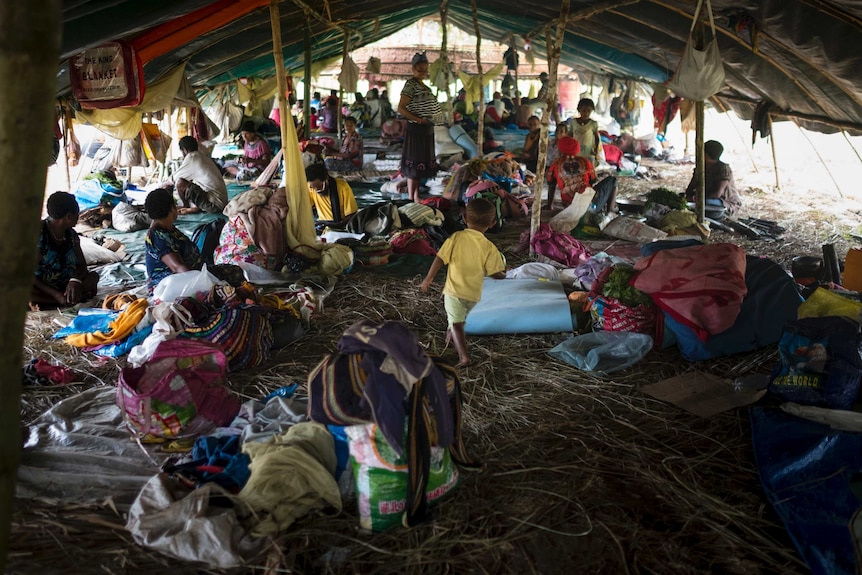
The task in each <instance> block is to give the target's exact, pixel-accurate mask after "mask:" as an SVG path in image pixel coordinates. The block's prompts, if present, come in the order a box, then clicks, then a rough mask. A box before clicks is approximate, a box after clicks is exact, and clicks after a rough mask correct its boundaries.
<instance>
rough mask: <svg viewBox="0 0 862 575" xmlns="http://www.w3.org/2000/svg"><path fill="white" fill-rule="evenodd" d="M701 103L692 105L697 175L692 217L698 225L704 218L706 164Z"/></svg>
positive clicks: (695, 169)
mask: <svg viewBox="0 0 862 575" xmlns="http://www.w3.org/2000/svg"><path fill="white" fill-rule="evenodd" d="M703 109H704V105H703V101H702V100H701V101H699V102H695V103H694V117H695V126H696V128H695V132H694V153H695V160H694V171H695V173H697V175H698V176H697V188H696V190H695V194H694V215H695V217H696V218H697V221H698V222H699V223H701V224H702V223H703V221H704V218H705V217H706V208H705V204H706V174H705V173H704V168H705V164H706V162H705V161H704V157H703V130H704V127H705V124H706V122H705V121H704V116H703Z"/></svg>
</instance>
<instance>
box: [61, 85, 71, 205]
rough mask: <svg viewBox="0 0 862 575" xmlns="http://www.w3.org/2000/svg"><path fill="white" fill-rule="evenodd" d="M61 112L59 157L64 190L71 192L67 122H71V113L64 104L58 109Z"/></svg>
mask: <svg viewBox="0 0 862 575" xmlns="http://www.w3.org/2000/svg"><path fill="white" fill-rule="evenodd" d="M60 109H61V110H63V145H62V146H60V156H59V157H62V159H63V171H64V173H65V175H66V182H65V183H66V190H67V191H70V192H71V191H72V178H71V174H70V173H69V156H68V155H67V154H68V149H69V122H71V121H72V113H71V112H70V111H69V107H68V104H66V103H65V102H64V103H63V104H62V107H61V108H60Z"/></svg>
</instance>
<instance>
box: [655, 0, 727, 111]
mask: <svg viewBox="0 0 862 575" xmlns="http://www.w3.org/2000/svg"><path fill="white" fill-rule="evenodd" d="M705 1H706V10H707V12H708V13H709V25H710V27H711V28H712V40H710V41H709V43H708V44H706V46H704V49H703V50H698V49H696V48H695V42H694V37H693V34H694V27H695V26H696V25H697V24H698V23H699V22H700V19H701V10H702V9H703V4H704V0H700V1H699V2H698V4H697V9H696V10H695V11H694V17H693V18H692V21H691V30H690V31H689V33H688V41H687V42H686V44H685V51H684V52H683V54H682V59H680V61H679V65H678V66H677V68H676V72H674V75H673V78H671V80H670V81H669V82H668V86H667V87H668V88H669V89H670V90H673V92H674V93H676V94H677V95H679V96H682V97H683V98H686V99H687V100H693V101H703V100H706V99H707V98H709V97H710V96H712V95H713V94H716V93H718V91H719V90H721V88H722V87H723V86H724V66H723V65H722V63H721V54H719V52H718V36H717V35H716V33H715V21H714V20H713V18H712V5H711V4H710V0H705Z"/></svg>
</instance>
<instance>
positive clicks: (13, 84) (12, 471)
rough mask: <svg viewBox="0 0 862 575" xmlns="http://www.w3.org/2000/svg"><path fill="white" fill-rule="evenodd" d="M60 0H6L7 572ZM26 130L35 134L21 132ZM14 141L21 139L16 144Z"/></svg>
mask: <svg viewBox="0 0 862 575" xmlns="http://www.w3.org/2000/svg"><path fill="white" fill-rule="evenodd" d="M61 8H62V2H61V1H60V0H45V1H44V2H18V1H17V0H2V1H0V22H2V23H3V32H4V33H3V34H2V35H0V78H5V79H6V81H4V82H0V102H3V105H2V106H0V140H2V141H3V142H4V145H3V146H2V147H0V170H2V172H0V173H3V174H15V177H14V178H11V177H10V178H3V180H2V181H0V229H2V230H3V231H4V233H5V234H6V236H5V240H6V241H4V242H2V243H0V261H2V262H3V265H2V266H0V285H2V286H3V297H2V298H0V333H3V334H4V335H3V346H2V348H0V373H5V374H7V377H4V378H3V380H2V381H0V437H2V438H3V441H2V442H0V573H5V572H6V557H7V555H8V551H9V535H10V533H11V522H12V508H13V504H14V496H15V480H16V478H17V475H18V461H19V458H20V456H21V375H20V374H21V366H22V365H23V361H22V357H21V352H22V343H23V340H24V318H25V310H26V309H27V302H28V301H29V299H30V291H31V289H32V288H33V278H34V272H35V268H36V261H35V260H34V258H33V253H34V248H35V246H36V244H37V243H38V238H39V230H40V228H41V226H42V222H41V221H40V215H41V212H42V200H43V196H44V193H45V174H46V172H47V169H48V159H49V158H48V154H46V153H45V142H49V141H50V139H51V134H53V133H54V129H53V128H52V127H51V122H52V121H54V94H55V93H56V89H57V79H56V74H57V62H59V61H60V38H61V36H62V34H61V32H62V30H61ZM24 133H26V134H27V135H28V137H26V138H22V137H21V134H24ZM12 142H14V143H15V144H14V145H12Z"/></svg>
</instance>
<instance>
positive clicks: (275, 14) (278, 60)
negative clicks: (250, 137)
mask: <svg viewBox="0 0 862 575" xmlns="http://www.w3.org/2000/svg"><path fill="white" fill-rule="evenodd" d="M269 20H270V24H271V25H272V58H273V60H274V61H275V81H276V85H277V86H278V113H279V115H280V116H281V147H282V148H284V146H285V143H286V142H287V122H292V121H293V116H291V115H290V110H289V109H288V107H287V76H286V74H285V73H284V47H283V45H282V43H281V13H280V12H279V9H278V0H269ZM291 131H292V130H291Z"/></svg>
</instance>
